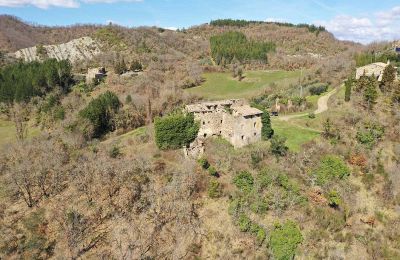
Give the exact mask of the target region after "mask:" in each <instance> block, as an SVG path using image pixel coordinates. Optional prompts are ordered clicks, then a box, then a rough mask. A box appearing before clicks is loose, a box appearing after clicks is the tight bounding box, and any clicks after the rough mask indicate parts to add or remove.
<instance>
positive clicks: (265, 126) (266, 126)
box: [261, 111, 274, 140]
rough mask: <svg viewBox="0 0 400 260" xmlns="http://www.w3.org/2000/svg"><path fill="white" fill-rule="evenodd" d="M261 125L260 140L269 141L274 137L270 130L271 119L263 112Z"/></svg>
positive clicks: (272, 131) (272, 130)
mask: <svg viewBox="0 0 400 260" xmlns="http://www.w3.org/2000/svg"><path fill="white" fill-rule="evenodd" d="M261 123H262V128H261V137H262V139H263V140H268V139H271V137H272V136H273V135H274V129H272V126H271V118H270V116H269V113H268V112H267V111H264V113H263V114H262V116H261Z"/></svg>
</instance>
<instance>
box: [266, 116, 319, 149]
mask: <svg viewBox="0 0 400 260" xmlns="http://www.w3.org/2000/svg"><path fill="white" fill-rule="evenodd" d="M272 128H273V129H274V131H275V134H276V135H280V136H284V137H286V138H287V140H286V144H287V146H288V147H289V149H290V150H291V151H293V152H298V151H300V148H301V146H302V145H303V144H305V143H307V142H309V141H311V140H313V139H315V138H317V137H318V136H320V132H318V131H315V130H312V129H308V128H304V127H301V126H298V125H295V124H293V123H291V122H290V121H289V122H286V121H280V120H278V119H273V120H272Z"/></svg>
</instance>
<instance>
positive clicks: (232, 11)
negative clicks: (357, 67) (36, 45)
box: [0, 0, 400, 43]
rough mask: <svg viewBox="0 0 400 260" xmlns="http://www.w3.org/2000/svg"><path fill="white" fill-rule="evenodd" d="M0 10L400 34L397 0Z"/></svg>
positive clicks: (362, 36)
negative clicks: (242, 21)
mask: <svg viewBox="0 0 400 260" xmlns="http://www.w3.org/2000/svg"><path fill="white" fill-rule="evenodd" d="M0 13H1V14H11V15H15V16H18V17H20V18H22V19H23V20H25V21H29V22H34V23H38V24H44V25H70V24H76V23H96V24H105V23H107V22H108V21H112V22H114V23H118V24H121V25H125V26H139V25H156V26H160V27H166V28H168V27H171V28H182V27H185V28H187V27H189V26H192V25H197V24H201V23H206V22H209V21H210V20H212V19H217V18H237V19H249V20H262V21H266V20H268V21H270V20H274V21H286V22H292V23H314V24H320V25H324V26H325V27H327V29H328V30H330V31H331V32H333V33H334V34H335V36H336V37H338V38H340V39H347V40H355V41H359V42H363V43H367V42H372V41H379V40H393V39H399V38H400V1H399V0H381V1H377V0H364V1H359V0H357V1H354V0H350V1H349V0H302V1H300V0H286V1H281V0H247V1H246V0H231V1H226V0H225V1H223V0H192V1H190V0H0Z"/></svg>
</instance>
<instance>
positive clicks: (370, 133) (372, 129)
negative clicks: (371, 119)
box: [356, 123, 385, 148]
mask: <svg viewBox="0 0 400 260" xmlns="http://www.w3.org/2000/svg"><path fill="white" fill-rule="evenodd" d="M384 133H385V129H384V127H383V126H381V125H379V124H376V123H365V124H364V127H363V128H362V129H359V130H358V132H357V135H356V138H357V141H358V142H359V143H361V144H364V145H366V146H367V147H369V148H372V147H373V146H374V145H375V144H376V142H377V141H378V140H380V139H381V138H382V137H383V135H384Z"/></svg>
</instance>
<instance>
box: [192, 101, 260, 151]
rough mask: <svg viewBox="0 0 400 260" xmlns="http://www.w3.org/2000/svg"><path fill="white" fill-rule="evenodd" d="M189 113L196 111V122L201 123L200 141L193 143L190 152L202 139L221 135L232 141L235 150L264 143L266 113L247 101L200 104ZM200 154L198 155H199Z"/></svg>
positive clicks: (193, 106)
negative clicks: (262, 135) (262, 117)
mask: <svg viewBox="0 0 400 260" xmlns="http://www.w3.org/2000/svg"><path fill="white" fill-rule="evenodd" d="M187 111H188V112H192V113H193V114H194V116H195V120H198V121H199V122H200V130H199V133H198V138H197V139H196V141H195V142H194V143H193V144H191V146H190V149H189V150H188V148H187V149H186V150H185V154H188V153H189V152H188V151H190V150H195V149H194V146H195V145H196V144H199V143H202V144H203V143H204V142H199V141H198V140H199V139H201V140H204V139H206V138H208V137H211V136H221V137H223V138H224V139H226V140H227V141H229V142H230V143H231V144H232V145H233V146H234V147H235V148H239V147H243V146H246V145H249V144H251V143H255V142H258V141H260V140H261V128H262V123H261V115H262V111H260V110H258V109H255V108H251V107H250V106H249V105H247V104H245V102H244V101H243V100H223V101H218V102H208V103H200V104H195V105H189V106H187ZM196 153H197V152H196Z"/></svg>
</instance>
